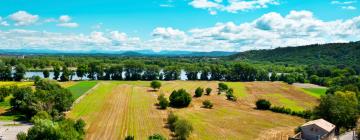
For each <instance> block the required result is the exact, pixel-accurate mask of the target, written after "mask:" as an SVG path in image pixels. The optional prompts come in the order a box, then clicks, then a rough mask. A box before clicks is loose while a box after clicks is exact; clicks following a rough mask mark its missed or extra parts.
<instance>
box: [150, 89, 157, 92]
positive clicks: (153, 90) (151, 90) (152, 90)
mask: <svg viewBox="0 0 360 140" xmlns="http://www.w3.org/2000/svg"><path fill="white" fill-rule="evenodd" d="M157 91H158V90H156V89H148V90H147V92H157Z"/></svg>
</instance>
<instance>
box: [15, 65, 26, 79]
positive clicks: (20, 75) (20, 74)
mask: <svg viewBox="0 0 360 140" xmlns="http://www.w3.org/2000/svg"><path fill="white" fill-rule="evenodd" d="M25 73H26V67H25V65H23V64H18V65H16V66H15V73H14V80H15V81H21V80H22V79H24V76H25Z"/></svg>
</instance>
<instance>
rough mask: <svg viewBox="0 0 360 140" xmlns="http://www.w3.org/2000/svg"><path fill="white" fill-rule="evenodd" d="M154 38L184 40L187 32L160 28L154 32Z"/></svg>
mask: <svg viewBox="0 0 360 140" xmlns="http://www.w3.org/2000/svg"><path fill="white" fill-rule="evenodd" d="M152 36H154V37H161V38H175V39H181V38H184V37H185V36H186V35H185V32H183V31H181V30H178V29H173V28H171V27H168V28H164V27H158V28H155V29H154V30H153V32H152Z"/></svg>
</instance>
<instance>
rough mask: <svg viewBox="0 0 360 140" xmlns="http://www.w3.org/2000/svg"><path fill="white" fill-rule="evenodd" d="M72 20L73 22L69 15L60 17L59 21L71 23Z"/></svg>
mask: <svg viewBox="0 0 360 140" xmlns="http://www.w3.org/2000/svg"><path fill="white" fill-rule="evenodd" d="M70 20H71V17H70V16H68V15H62V16H60V17H59V21H60V22H63V23H64V22H70Z"/></svg>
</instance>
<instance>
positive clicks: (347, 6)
mask: <svg viewBox="0 0 360 140" xmlns="http://www.w3.org/2000/svg"><path fill="white" fill-rule="evenodd" d="M355 3H357V0H354V1H337V0H332V1H331V4H333V5H338V7H340V8H341V9H344V10H356V9H357V8H356V7H355V6H354V5H353V4H355Z"/></svg>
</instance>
